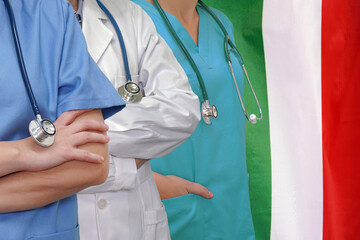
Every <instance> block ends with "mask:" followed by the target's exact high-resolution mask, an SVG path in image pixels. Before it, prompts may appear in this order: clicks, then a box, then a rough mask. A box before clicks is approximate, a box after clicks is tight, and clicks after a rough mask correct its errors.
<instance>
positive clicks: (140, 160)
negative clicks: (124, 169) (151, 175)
mask: <svg viewBox="0 0 360 240" xmlns="http://www.w3.org/2000/svg"><path fill="white" fill-rule="evenodd" d="M149 160H150V159H141V158H135V162H136V168H137V169H139V168H141V166H142V165H144V163H146V162H147V161H149Z"/></svg>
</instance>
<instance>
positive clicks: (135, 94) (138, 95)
mask: <svg viewBox="0 0 360 240" xmlns="http://www.w3.org/2000/svg"><path fill="white" fill-rule="evenodd" d="M96 2H97V4H98V5H99V7H100V8H101V10H103V11H104V13H105V14H106V15H107V16H108V18H109V20H110V21H111V24H112V25H113V27H114V29H115V31H116V35H117V36H118V39H119V42H120V48H121V51H122V57H123V62H124V68H125V74H126V83H125V85H123V86H121V87H119V88H118V93H119V95H120V96H121V97H122V99H123V100H124V101H125V102H126V103H137V102H140V101H141V99H142V92H141V89H140V87H139V85H138V84H136V83H134V82H133V81H132V79H131V75H130V69H129V62H128V58H127V53H126V48H125V43H124V38H123V36H122V34H121V31H120V28H119V25H118V24H117V23H116V21H115V19H114V17H113V16H112V14H111V13H110V11H109V10H108V9H107V8H106V7H105V6H104V4H103V3H102V2H101V1H100V0H96Z"/></svg>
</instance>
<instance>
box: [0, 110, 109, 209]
mask: <svg viewBox="0 0 360 240" xmlns="http://www.w3.org/2000/svg"><path fill="white" fill-rule="evenodd" d="M83 118H89V119H92V120H97V121H103V120H102V115H101V113H100V111H93V112H88V113H85V114H83V115H81V116H80V117H78V118H76V120H75V121H77V120H81V119H83ZM79 148H81V149H84V150H88V151H90V152H92V153H95V154H99V155H101V156H103V158H104V159H105V160H104V161H103V162H102V163H87V162H80V161H69V162H66V163H64V164H62V165H59V166H57V167H54V168H50V169H47V170H44V171H38V172H26V171H22V172H17V173H13V174H10V175H7V176H4V177H2V178H0V196H1V197H0V212H12V211H21V210H27V209H32V208H37V207H41V206H44V205H47V204H49V203H51V202H54V201H57V200H59V199H62V198H65V197H68V196H70V195H73V194H75V193H76V192H78V191H80V190H82V189H84V188H86V187H89V186H91V185H96V184H100V183H102V182H103V181H105V179H106V177H107V173H108V151H107V147H106V145H105V144H99V143H88V144H84V145H81V146H80V147H79Z"/></svg>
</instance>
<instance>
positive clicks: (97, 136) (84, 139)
mask: <svg viewBox="0 0 360 240" xmlns="http://www.w3.org/2000/svg"><path fill="white" fill-rule="evenodd" d="M109 140H110V138H109V136H107V135H105V134H102V133H97V132H80V133H77V134H74V135H73V137H72V138H71V141H72V143H73V144H74V145H75V146H80V145H84V144H86V143H102V144H105V143H108V142H109Z"/></svg>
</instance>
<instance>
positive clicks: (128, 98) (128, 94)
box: [118, 81, 142, 103]
mask: <svg viewBox="0 0 360 240" xmlns="http://www.w3.org/2000/svg"><path fill="white" fill-rule="evenodd" d="M118 93H119V94H120V96H121V97H122V99H123V100H124V101H125V102H126V103H137V102H140V101H141V99H142V94H141V91H140V87H139V85H137V84H136V83H134V82H131V81H129V82H127V83H125V85H123V86H121V87H119V88H118Z"/></svg>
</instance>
